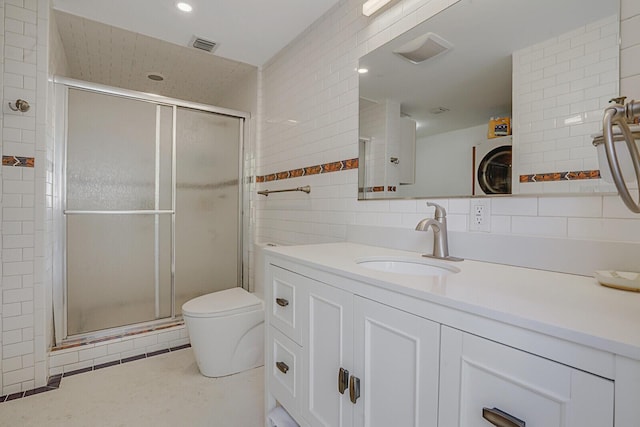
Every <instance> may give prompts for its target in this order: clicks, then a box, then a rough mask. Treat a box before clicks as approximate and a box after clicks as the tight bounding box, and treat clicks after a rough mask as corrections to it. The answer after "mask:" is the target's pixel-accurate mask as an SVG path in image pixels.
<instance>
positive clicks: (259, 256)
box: [253, 243, 277, 301]
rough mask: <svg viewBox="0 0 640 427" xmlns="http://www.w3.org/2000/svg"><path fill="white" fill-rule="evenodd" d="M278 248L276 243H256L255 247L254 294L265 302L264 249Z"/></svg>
mask: <svg viewBox="0 0 640 427" xmlns="http://www.w3.org/2000/svg"><path fill="white" fill-rule="evenodd" d="M270 246H277V245H276V244H275V243H256V244H254V245H253V271H254V273H253V292H254V293H255V294H256V296H257V297H258V298H260V299H261V300H263V301H264V254H263V249H264V248H266V247H270Z"/></svg>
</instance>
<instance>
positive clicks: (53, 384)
mask: <svg viewBox="0 0 640 427" xmlns="http://www.w3.org/2000/svg"><path fill="white" fill-rule="evenodd" d="M187 348H191V344H184V345H179V346H176V347H171V348H165V349H162V350H157V351H152V352H149V353H143V354H140V355H138V356H132V357H126V358H124V359H120V360H114V361H112V362H107V363H102V364H100V365H95V366H88V367H86V368H82V369H76V370H75V371H70V372H65V373H63V374H57V375H52V376H50V377H49V381H47V385H46V386H43V387H38V388H34V389H31V390H27V391H20V392H18V393H12V394H7V395H4V396H0V403H3V402H9V401H11V400H16V399H22V398H23V397H29V396H33V395H35V394H40V393H44V392H47V391H52V390H57V389H58V388H60V384H61V383H62V378H66V377H70V376H73V375H78V374H84V373H85V372H91V371H97V370H98V369H103V368H108V367H110V366H118V365H122V364H124V363H128V362H133V361H136V360H142V359H147V358H149V357H153V356H159V355H161V354H166V353H170V352H173V351H179V350H184V349H187Z"/></svg>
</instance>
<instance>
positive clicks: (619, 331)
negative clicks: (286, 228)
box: [266, 243, 640, 360]
mask: <svg viewBox="0 0 640 427" xmlns="http://www.w3.org/2000/svg"><path fill="white" fill-rule="evenodd" d="M266 250H267V251H268V252H270V253H273V254H278V255H279V256H281V257H284V258H285V259H290V260H292V261H295V262H298V263H302V264H304V265H307V266H310V267H313V268H316V269H320V270H323V271H326V272H329V273H333V274H337V275H340V276H344V277H347V278H351V279H355V280H359V281H362V282H366V283H369V284H371V285H373V286H378V287H383V288H386V289H389V290H392V291H396V292H400V293H403V294H406V295H410V296H413V297H416V298H420V299H423V300H427V301H431V302H434V303H438V304H442V305H445V306H448V307H452V308H456V309H460V310H464V311H467V312H470V313H473V314H477V315H481V316H485V317H488V318H491V319H495V320H499V321H502V322H507V323H511V324H514V325H517V326H521V327H525V328H529V329H533V330H537V331H539V332H542V333H546V334H549V335H553V336H557V337H559V338H563V339H567V340H571V341H574V342H577V343H580V344H584V345H588V346H591V347H594V348H598V349H602V350H606V351H611V352H614V353H616V354H621V355H624V356H626V357H630V358H633V359H636V360H640V293H638V292H628V291H621V290H617V289H611V288H606V287H603V286H601V285H600V284H599V283H598V281H597V280H596V279H594V278H591V277H585V276H577V275H572V274H564V273H556V272H550V271H543V270H534V269H528V268H521V267H512V266H506V265H500V264H491V263H486V262H478V261H471V260H464V261H462V262H450V261H437V260H434V263H446V264H448V265H452V266H454V267H457V268H459V269H460V272H459V273H455V274H450V275H445V276H413V275H406V274H395V273H386V272H380V271H374V270H371V269H368V268H365V267H362V266H360V265H358V264H357V263H356V262H355V260H356V259H358V258H362V257H371V256H390V257H402V258H414V259H418V260H424V259H425V258H422V257H421V255H420V254H419V253H415V252H406V251H399V250H394V249H387V248H381V247H375V246H366V245H360V244H356V243H329V244H318V245H301V246H277V247H270V248H267V249H266Z"/></svg>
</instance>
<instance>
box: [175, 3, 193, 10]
mask: <svg viewBox="0 0 640 427" xmlns="http://www.w3.org/2000/svg"><path fill="white" fill-rule="evenodd" d="M176 7H177V8H178V9H180V10H181V11H183V12H191V11H192V10H193V6H191V5H190V4H189V3H184V2H180V3H178V4H176Z"/></svg>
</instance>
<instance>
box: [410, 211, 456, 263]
mask: <svg viewBox="0 0 640 427" xmlns="http://www.w3.org/2000/svg"><path fill="white" fill-rule="evenodd" d="M427 206H433V207H435V208H436V211H435V215H434V218H425V219H423V220H422V221H420V222H419V223H418V225H416V230H417V231H429V228H432V229H433V255H422V256H424V257H429V258H437V259H444V260H447V261H462V258H457V257H452V256H450V255H449V240H448V239H447V211H445V209H444V208H443V207H442V206H440V205H438V204H436V203H431V202H427Z"/></svg>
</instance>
